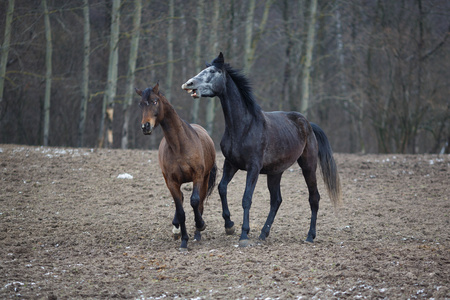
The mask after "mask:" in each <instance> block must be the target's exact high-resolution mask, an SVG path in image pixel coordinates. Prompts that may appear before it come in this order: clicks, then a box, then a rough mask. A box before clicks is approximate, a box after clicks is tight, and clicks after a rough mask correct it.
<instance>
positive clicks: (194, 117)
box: [191, 0, 205, 123]
mask: <svg viewBox="0 0 450 300" xmlns="http://www.w3.org/2000/svg"><path fill="white" fill-rule="evenodd" d="M204 6H205V1H204V0H198V1H197V35H196V38H195V55H194V57H195V58H194V59H195V72H196V73H200V71H201V70H202V60H201V42H202V35H203V22H204V20H203V14H204ZM199 106H200V99H194V104H193V105H192V112H191V122H192V123H197V122H198V110H199Z"/></svg>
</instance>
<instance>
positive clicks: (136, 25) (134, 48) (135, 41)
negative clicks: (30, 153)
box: [121, 0, 142, 149]
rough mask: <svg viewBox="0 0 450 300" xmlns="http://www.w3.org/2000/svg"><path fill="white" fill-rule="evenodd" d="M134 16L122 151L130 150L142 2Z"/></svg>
mask: <svg viewBox="0 0 450 300" xmlns="http://www.w3.org/2000/svg"><path fill="white" fill-rule="evenodd" d="M134 8H135V9H134V14H133V31H132V33H131V41H130V57H129V58H128V71H127V91H126V94H125V101H124V106H123V114H124V121H123V126H122V141H121V143H122V149H128V144H129V135H128V132H129V127H130V124H129V123H130V113H131V112H130V107H131V104H132V103H133V97H134V88H135V86H134V84H135V83H134V79H135V72H136V60H137V56H138V49H139V36H140V27H141V11H142V0H135V1H134Z"/></svg>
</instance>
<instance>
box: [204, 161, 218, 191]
mask: <svg viewBox="0 0 450 300" xmlns="http://www.w3.org/2000/svg"><path fill="white" fill-rule="evenodd" d="M216 175H217V165H216V163H214V166H213V167H212V169H211V171H210V172H209V181H208V193H207V194H206V197H209V195H211V193H212V191H213V189H214V187H215V186H216Z"/></svg>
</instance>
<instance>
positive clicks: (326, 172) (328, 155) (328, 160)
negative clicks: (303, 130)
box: [311, 123, 342, 208]
mask: <svg viewBox="0 0 450 300" xmlns="http://www.w3.org/2000/svg"><path fill="white" fill-rule="evenodd" d="M311 127H312V129H313V131H314V134H315V136H316V139H317V143H318V144H319V161H320V169H321V170H322V178H323V181H324V182H325V186H326V188H327V190H328V195H329V197H330V200H331V203H332V204H333V206H334V207H335V208H336V207H339V206H341V205H342V191H341V182H340V179H339V174H338V171H337V166H336V162H335V160H334V158H333V150H331V145H330V142H329V141H328V138H327V136H326V135H325V132H323V130H322V129H321V128H320V127H319V126H318V125H317V124H314V123H311Z"/></svg>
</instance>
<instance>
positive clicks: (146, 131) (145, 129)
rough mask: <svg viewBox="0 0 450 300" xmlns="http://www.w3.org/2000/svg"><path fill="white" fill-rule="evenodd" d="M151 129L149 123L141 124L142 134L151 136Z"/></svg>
mask: <svg viewBox="0 0 450 300" xmlns="http://www.w3.org/2000/svg"><path fill="white" fill-rule="evenodd" d="M152 131H153V127H152V125H150V122H147V123H144V124H142V133H143V134H145V135H149V134H152Z"/></svg>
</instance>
